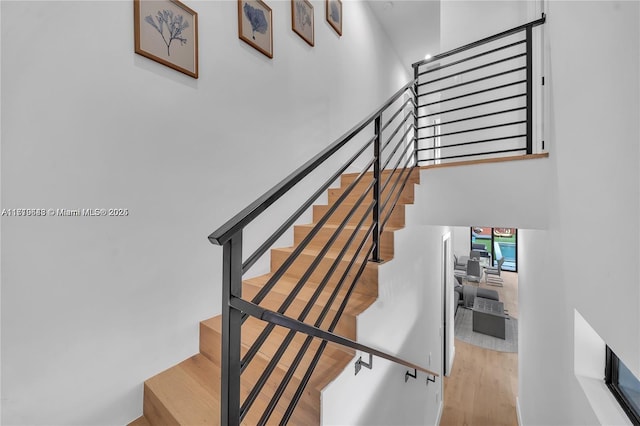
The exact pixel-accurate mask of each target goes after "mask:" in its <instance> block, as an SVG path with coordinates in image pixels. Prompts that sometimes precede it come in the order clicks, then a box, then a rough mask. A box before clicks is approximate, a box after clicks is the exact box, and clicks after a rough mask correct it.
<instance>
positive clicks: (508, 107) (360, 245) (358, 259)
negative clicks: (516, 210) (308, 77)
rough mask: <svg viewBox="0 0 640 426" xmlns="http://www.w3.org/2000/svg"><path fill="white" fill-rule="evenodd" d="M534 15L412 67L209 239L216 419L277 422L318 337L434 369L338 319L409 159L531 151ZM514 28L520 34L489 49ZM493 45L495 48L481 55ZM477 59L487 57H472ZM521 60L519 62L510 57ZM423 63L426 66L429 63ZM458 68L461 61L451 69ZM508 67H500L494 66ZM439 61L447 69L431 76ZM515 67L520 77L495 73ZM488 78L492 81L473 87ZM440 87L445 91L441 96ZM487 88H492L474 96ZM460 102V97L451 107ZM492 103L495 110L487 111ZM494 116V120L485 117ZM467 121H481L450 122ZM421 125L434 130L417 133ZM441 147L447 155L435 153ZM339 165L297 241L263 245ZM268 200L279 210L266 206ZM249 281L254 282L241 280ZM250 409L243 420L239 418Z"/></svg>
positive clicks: (289, 412) (307, 377)
mask: <svg viewBox="0 0 640 426" xmlns="http://www.w3.org/2000/svg"><path fill="white" fill-rule="evenodd" d="M543 22H544V17H543V18H542V19H540V20H538V21H534V22H532V23H529V24H526V25H523V26H521V27H517V28H514V29H512V30H509V31H506V32H503V33H500V34H497V35H495V36H493V37H489V38H486V39H483V40H480V41H478V42H476V43H472V44H470V45H467V46H463V47H461V48H458V49H454V50H452V51H450V52H446V53H443V54H440V55H437V56H435V57H433V58H432V59H431V60H429V61H421V62H418V63H416V64H414V72H415V79H414V80H413V81H411V82H409V83H407V84H406V85H405V86H404V87H402V88H401V89H400V90H398V92H396V93H395V94H394V95H393V96H392V97H391V98H390V99H389V100H388V101H387V102H385V103H384V105H382V107H380V108H379V109H377V110H376V111H374V112H373V113H372V114H370V115H369V116H368V117H366V118H365V119H364V120H362V121H361V122H360V123H358V124H357V125H356V126H355V127H353V128H352V129H351V130H350V131H348V132H347V133H345V134H344V135H343V136H342V137H340V138H339V139H338V140H337V141H335V142H334V143H332V144H331V145H329V146H328V147H327V148H325V149H324V150H323V151H322V152H320V153H319V154H317V155H316V156H315V157H313V158H312V159H311V160H309V161H307V162H306V163H305V164H304V165H302V166H301V167H299V168H298V169H297V170H295V171H294V172H293V173H291V174H290V175H289V176H288V177H286V178H285V179H284V180H282V181H281V182H280V183H279V184H277V185H276V186H274V187H273V188H272V189H271V190H269V191H267V192H266V193H265V194H264V195H263V196H261V197H259V198H258V199H257V200H256V201H254V202H253V203H251V204H250V205H249V206H248V207H246V208H245V209H243V210H242V211H241V212H240V213H238V214H237V215H235V216H234V217H233V218H232V219H231V220H229V221H228V222H227V223H225V224H224V225H222V226H221V227H220V228H219V229H217V230H216V231H215V232H213V233H212V234H211V235H210V236H209V240H210V241H211V242H212V243H214V244H218V245H221V246H223V283H222V288H223V299H222V302H223V303H222V341H221V353H222V358H221V386H222V387H221V396H220V398H221V400H220V402H221V423H222V424H225V425H238V424H239V423H240V422H242V421H243V420H244V421H245V422H248V423H257V424H266V423H267V422H269V423H274V422H277V423H279V424H286V423H287V422H288V421H289V420H290V419H292V416H293V415H294V410H295V408H296V406H297V405H298V404H299V403H300V402H301V400H302V398H303V396H304V395H305V392H309V391H308V390H305V389H307V387H308V385H309V383H310V381H311V380H312V378H313V372H314V371H315V370H316V367H317V366H318V364H319V363H320V362H321V360H322V357H323V353H325V351H326V350H327V348H328V347H329V346H328V345H329V343H332V344H334V345H340V347H347V348H351V350H359V351H362V352H364V353H368V354H369V355H370V356H371V355H374V356H378V357H382V358H384V359H387V360H390V361H393V362H395V363H399V364H402V365H405V366H407V367H408V368H411V369H416V370H420V371H423V372H425V373H427V374H429V375H434V376H437V374H436V373H433V372H431V371H429V370H428V369H425V368H423V367H420V366H418V365H415V364H413V363H411V362H408V361H406V360H403V359H401V358H399V357H396V356H394V355H390V354H388V353H385V352H384V351H382V350H379V349H376V348H372V347H368V346H365V345H363V344H361V343H358V342H356V341H355V340H354V339H353V338H351V337H349V336H344V335H341V333H342V334H344V332H345V330H346V331H347V334H348V327H346V328H345V326H344V324H345V322H344V319H345V317H346V316H345V310H346V309H347V308H348V306H349V302H350V300H352V298H353V297H354V294H355V293H356V292H357V289H358V286H359V285H362V284H361V283H362V282H363V280H362V278H363V274H365V271H366V270H367V268H368V265H370V264H371V263H379V262H381V261H383V260H384V259H382V257H383V256H382V254H383V250H382V249H383V245H382V236H383V233H384V230H385V226H389V221H390V220H391V219H392V218H393V213H394V211H395V210H397V206H398V204H399V202H400V199H401V196H402V195H403V194H404V193H406V191H405V188H406V187H407V185H409V184H412V182H411V180H410V179H411V176H412V174H414V172H416V168H417V167H418V166H419V165H420V164H423V163H425V162H428V161H441V160H450V159H457V158H464V157H474V156H478V155H483V156H485V155H500V154H504V153H507V152H514V151H516V150H518V151H519V150H523V151H526V152H528V153H530V151H531V145H532V142H531V135H532V131H531V126H532V116H531V111H532V106H531V99H532V97H531V87H530V86H531V66H532V64H531V29H532V28H533V27H534V26H537V25H540V24H541V23H543ZM523 31H524V32H525V34H526V38H525V39H524V40H515V41H514V40H511V41H508V43H506V44H504V45H500V46H492V45H491V43H494V42H495V41H497V40H502V39H505V38H508V37H511V36H512V35H516V34H520V33H521V32H523ZM522 45H526V46H527V49H526V52H524V53H522V52H512V51H510V50H511V49H515V48H519V47H520V46H522ZM482 46H489V49H488V50H485V51H482V52H479V53H473V54H472V55H471V56H468V57H466V58H462V59H454V60H452V61H449V62H447V63H442V62H443V61H444V60H445V59H446V58H453V57H456V58H457V56H456V55H459V54H461V53H464V52H467V51H471V50H472V49H476V48H479V47H482ZM500 52H504V53H506V56H504V57H500V58H495V57H492V55H495V54H496V53H500ZM482 58H489V61H488V62H484V63H474V61H476V60H480V59H482ZM522 58H525V64H523V65H519V64H517V63H516V64H515V65H513V64H512V62H513V61H518V60H521V59H522ZM433 64H436V65H434V66H430V65H433ZM463 65H464V66H465V67H464V68H460V67H461V66H463ZM507 65H509V68H508V69H502V67H504V66H507ZM496 67H497V68H496ZM445 69H447V70H448V71H447V75H442V76H441V75H439V72H440V71H441V70H445ZM522 71H524V77H515V79H513V80H508V81H501V80H500V79H501V78H505V77H509V78H511V77H512V76H517V75H519V74H518V73H520V72H522ZM460 76H467V77H469V78H470V79H468V80H467V81H455V82H454V84H450V80H451V79H455V78H457V77H460ZM496 81H497V82H496ZM489 83H490V84H492V85H491V87H484V86H483V85H486V84H489ZM521 85H526V92H525V93H519V92H518V93H508V92H506V93H505V91H508V90H511V89H512V88H517V87H520V86H521ZM462 90H465V91H464V92H463V91H462ZM442 93H446V96H445V97H444V98H443V97H442ZM486 94H492V95H495V96H494V97H492V98H491V99H483V98H482V96H484V95H486ZM522 98H524V99H525V100H526V103H525V105H524V106H523V105H513V104H510V103H513V102H519V101H520V100H521V99H522ZM461 101H465V102H467V101H468V102H467V103H466V104H460V103H459V102H461ZM443 105H444V106H443ZM496 105H498V106H499V108H498V109H497V110H496V109H492V108H493V107H495V106H496ZM522 111H525V112H526V114H525V116H524V117H520V116H517V117H510V118H508V119H505V117H506V116H508V114H510V113H513V114H521V113H522ZM469 112H470V113H469ZM497 116H500V117H499V118H500V120H499V121H494V118H495V117H497ZM429 118H432V119H436V118H437V120H436V121H437V123H432V124H430V123H428V122H427V123H426V124H425V120H427V119H429ZM477 120H483V123H482V124H481V125H479V124H477V123H476V125H475V126H472V127H459V126H458V125H460V124H461V123H468V122H475V121H477ZM454 124H456V126H454ZM523 125H524V127H525V129H524V130H515V133H514V134H513V135H512V134H507V135H501V134H489V135H486V134H483V132H495V131H498V130H501V129H505V128H516V129H519V126H523ZM443 126H447V130H446V131H445V132H441V131H440V129H441V128H442V127H443ZM434 129H437V130H438V131H437V132H434ZM511 130H513V129H511ZM429 131H431V132H432V133H434V134H433V135H429V134H426V135H425V132H429ZM436 134H437V136H436ZM470 134H477V135H476V136H474V137H473V138H472V139H474V140H472V141H469V140H466V141H456V140H447V142H448V143H447V144H442V143H441V142H442V141H443V140H445V139H447V138H459V137H463V136H464V137H466V136H468V135H470ZM520 137H523V138H525V140H526V146H524V147H520V146H518V147H515V148H514V147H506V148H505V147H501V148H499V149H498V148H495V146H494V147H493V148H490V149H484V150H476V149H475V147H477V146H478V145H481V144H484V145H485V146H491V144H495V143H501V142H506V141H511V140H512V139H519V138H520ZM436 141H437V143H435V142H436ZM470 148H473V149H471V150H470ZM444 150H454V152H450V153H448V154H446V155H441V153H442V152H443V151H444ZM455 150H457V151H455ZM345 173H347V174H348V176H349V177H348V179H345V181H344V182H343V183H342V186H341V188H340V190H339V191H338V192H336V193H334V194H333V199H330V200H329V201H330V202H329V203H328V205H327V206H325V209H324V210H325V211H324V214H321V213H322V211H321V210H317V211H316V210H315V207H314V221H313V222H314V223H313V224H311V225H308V226H307V227H306V228H305V229H298V230H299V231H300V234H296V241H297V243H296V244H294V246H293V247H290V248H288V249H287V250H284V252H278V253H276V252H275V251H273V250H272V247H273V246H274V244H276V243H277V242H278V241H282V238H283V237H285V236H286V233H287V232H291V229H292V227H295V226H296V223H297V222H299V221H300V220H301V218H303V217H304V216H303V215H305V214H308V212H309V210H310V209H311V207H312V206H313V205H314V204H316V203H317V201H318V199H319V198H320V197H321V196H323V194H325V193H326V192H327V190H328V189H330V188H331V186H332V185H334V184H335V182H336V181H337V179H339V178H341V176H342V177H345ZM317 182H321V183H320V184H319V185H318V184H317ZM294 191H301V192H303V193H304V194H307V195H305V196H304V197H302V199H304V201H302V202H300V201H293V202H289V201H287V200H286V198H287V195H288V194H290V193H291V192H294ZM309 194H310V195H309ZM299 199H300V197H298V200H299ZM275 206H278V208H277V209H275V210H270V209H274V208H275ZM283 211H286V213H283ZM266 212H270V214H265V213H266ZM274 215H276V216H278V217H280V216H284V218H283V219H279V220H277V221H276V223H275V224H273V220H270V222H269V223H268V225H269V226H270V227H269V226H263V225H260V226H257V227H258V228H259V229H260V231H261V232H263V230H264V229H265V228H269V229H271V230H269V231H267V233H266V235H265V236H260V237H259V238H251V239H248V237H247V236H248V234H249V233H250V232H251V231H252V230H251V229H250V228H251V226H252V225H254V224H256V223H258V222H260V221H261V220H264V219H265V217H268V218H272V217H273V216H274ZM298 230H296V231H298ZM253 231H255V229H254V230H253ZM256 241H257V242H256ZM247 242H252V243H254V244H253V245H254V246H255V247H251V248H250V247H248V246H249V245H251V244H247ZM245 249H246V250H247V253H248V254H247V255H246V256H245V253H244V250H245ZM269 253H271V258H270V272H269V273H268V274H265V275H262V276H261V279H260V281H259V286H257V287H250V286H249V285H248V284H247V285H246V286H245V287H246V288H245V290H247V293H248V294H247V295H246V296H243V280H245V277H246V276H248V272H249V271H250V270H251V269H252V268H254V269H259V267H260V265H262V267H264V265H265V264H266V263H269V262H267V261H268V257H269V256H266V255H267V254H269ZM253 272H255V270H254V271H253ZM250 282H255V280H254V281H252V280H247V283H250ZM249 290H250V291H249ZM341 327H343V328H344V330H343V329H341ZM241 336H242V338H241ZM260 354H261V355H260ZM362 365H366V363H362ZM410 376H411V377H413V375H411V374H410ZM284 396H286V398H284ZM249 413H251V416H250V417H247V416H248V415H249Z"/></svg>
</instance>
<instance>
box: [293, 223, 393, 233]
mask: <svg viewBox="0 0 640 426" xmlns="http://www.w3.org/2000/svg"><path fill="white" fill-rule="evenodd" d="M314 226H316V224H315V223H304V224H300V225H296V227H299V228H309V229H313V227H314ZM338 226H339V224H336V223H325V224H324V226H323V228H326V229H334V230H335V229H337V228H338ZM355 228H356V226H355V225H353V224H347V225H345V227H344V229H345V230H348V231H353V230H354V229H355ZM402 228H404V226H392V225H387V226H385V227H384V230H385V231H391V232H393V231H397V230H400V229H402ZM360 229H362V230H366V229H367V227H364V226H362V227H360Z"/></svg>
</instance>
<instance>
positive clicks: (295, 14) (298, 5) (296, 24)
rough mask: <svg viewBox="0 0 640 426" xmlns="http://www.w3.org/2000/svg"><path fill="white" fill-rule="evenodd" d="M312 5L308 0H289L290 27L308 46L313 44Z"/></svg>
mask: <svg viewBox="0 0 640 426" xmlns="http://www.w3.org/2000/svg"><path fill="white" fill-rule="evenodd" d="M314 25H315V24H314V13H313V5H312V4H311V2H309V1H308V0H291V29H292V30H293V32H294V33H296V34H298V35H299V36H300V37H301V38H302V39H303V40H304V41H306V42H307V44H309V46H312V47H313V45H314V32H315V27H314Z"/></svg>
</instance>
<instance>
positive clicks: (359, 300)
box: [243, 274, 376, 315]
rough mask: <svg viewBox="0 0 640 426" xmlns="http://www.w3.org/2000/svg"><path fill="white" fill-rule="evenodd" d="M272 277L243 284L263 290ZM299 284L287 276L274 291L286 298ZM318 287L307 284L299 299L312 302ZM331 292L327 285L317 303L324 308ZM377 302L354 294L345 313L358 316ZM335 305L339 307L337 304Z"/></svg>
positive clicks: (257, 278)
mask: <svg viewBox="0 0 640 426" xmlns="http://www.w3.org/2000/svg"><path fill="white" fill-rule="evenodd" d="M272 276H273V274H264V275H260V276H257V277H254V278H250V279H248V280H245V281H244V282H243V284H246V285H251V286H254V288H262V286H263V285H264V284H266V283H267V281H269V279H270V278H271V277H272ZM297 284H298V280H296V279H293V278H291V277H287V276H286V275H285V276H283V277H282V278H280V279H279V280H278V282H277V284H276V285H275V286H274V287H273V289H272V291H273V292H276V293H279V294H281V295H284V296H286V295H288V294H290V293H291V291H292V290H293V288H294V287H295V286H296V285H297ZM318 285H319V284H318V283H315V282H313V281H309V282H307V283H306V285H305V286H304V287H303V288H302V289H301V290H300V292H299V293H298V295H297V299H300V300H303V301H305V302H308V301H309V300H311V297H312V296H313V294H314V292H315V291H316V289H317V288H318ZM331 291H333V287H329V285H327V287H326V288H325V289H324V290H323V292H322V294H321V295H320V296H319V297H318V302H316V303H318V304H320V305H323V306H324V304H325V302H326V301H327V300H328V298H329V295H330V293H331ZM375 300H376V298H375V297H372V296H369V295H364V294H359V293H355V292H354V293H352V294H351V297H350V298H349V303H348V304H347V307H346V308H345V313H350V314H353V315H357V314H359V313H361V312H362V311H364V310H365V309H366V308H368V307H369V306H370V305H371V304H372V303H373V302H375ZM334 305H336V306H338V305H337V304H335V303H334ZM336 309H337V308H336Z"/></svg>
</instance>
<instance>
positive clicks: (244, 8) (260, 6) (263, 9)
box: [238, 0, 273, 58]
mask: <svg viewBox="0 0 640 426" xmlns="http://www.w3.org/2000/svg"><path fill="white" fill-rule="evenodd" d="M272 15H273V14H272V11H271V8H270V7H269V6H267V4H266V3H265V2H263V1H262V0H238V37H240V40H242V41H244V42H245V43H247V44H249V45H250V46H252V47H253V48H255V49H256V50H257V51H259V52H261V53H263V54H264V55H265V56H267V57H269V58H273V16H272Z"/></svg>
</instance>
